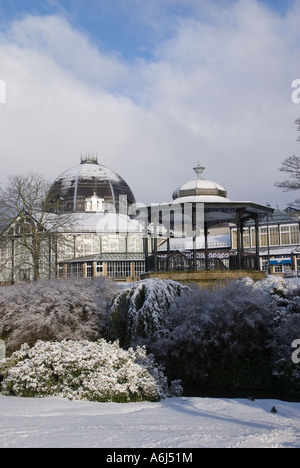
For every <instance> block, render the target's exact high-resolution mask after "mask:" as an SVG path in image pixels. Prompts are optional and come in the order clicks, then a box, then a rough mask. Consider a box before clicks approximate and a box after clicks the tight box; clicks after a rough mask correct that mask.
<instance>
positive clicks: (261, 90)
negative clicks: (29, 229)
mask: <svg viewBox="0 0 300 468" xmlns="http://www.w3.org/2000/svg"><path fill="white" fill-rule="evenodd" d="M299 24H300V6H299V2H297V1H296V2H293V1H292V0H282V1H276V0H275V1H270V0H211V1H208V0H147V1H146V0H65V1H57V0H42V1H40V0H29V1H28V0H0V79H2V80H5V83H6V87H7V103H6V104H5V105H3V104H2V105H0V132H1V144H2V149H1V152H2V154H3V159H4V160H5V165H4V168H3V170H2V174H1V176H0V183H1V182H3V181H4V180H5V178H6V177H7V176H8V175H9V174H11V173H14V172H15V170H16V168H18V170H19V171H25V170H36V171H37V172H43V173H46V175H48V177H49V178H50V179H53V178H55V177H56V176H57V175H59V174H60V173H61V172H63V171H64V170H65V169H67V168H68V167H70V166H72V165H76V164H77V163H78V161H79V158H80V153H81V152H82V151H85V150H88V149H91V150H93V151H95V152H97V153H98V154H99V156H100V157H99V159H100V160H101V162H102V163H103V164H104V165H106V166H109V167H111V168H112V169H114V170H115V171H117V172H119V173H120V175H122V176H123V177H124V178H125V179H126V180H127V182H128V183H129V184H130V185H131V188H132V190H133V191H134V193H135V195H136V198H137V199H138V200H139V201H145V202H147V203H150V202H152V201H153V202H165V201H170V198H171V194H172V192H173V191H174V190H175V189H176V188H177V186H178V185H181V184H182V183H184V182H186V181H187V180H189V179H191V178H192V177H193V176H194V174H193V170H192V168H193V167H194V166H195V165H196V163H197V162H198V161H200V162H201V163H202V164H203V165H204V166H206V171H205V173H204V175H205V176H206V177H207V178H208V179H211V180H215V181H217V182H219V183H220V184H221V185H223V186H225V187H226V188H227V191H228V196H229V198H231V199H235V200H252V201H257V202H259V203H266V202H268V203H271V205H273V206H277V205H279V207H282V208H284V207H285V205H286V204H288V203H289V201H292V200H293V199H294V198H295V196H294V194H283V193H282V192H281V191H280V190H279V189H277V188H275V187H274V182H276V181H277V180H280V178H281V177H282V174H281V173H280V172H279V171H278V168H279V167H280V164H281V161H282V160H283V159H284V158H285V157H287V156H289V155H291V154H295V153H297V151H298V152H299V150H298V148H299V143H297V141H296V140H297V136H298V135H297V132H296V126H295V125H294V121H295V119H296V118H298V117H299V114H300V107H299V106H300V104H299V106H298V107H297V105H295V104H293V103H292V102H291V93H292V89H291V83H292V81H293V80H294V79H297V78H300V31H299ZM145 178H146V181H145ZM154 181H155V184H154ZM154 185H155V186H154ZM154 193H155V195H154Z"/></svg>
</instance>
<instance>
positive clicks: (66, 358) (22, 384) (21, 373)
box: [0, 339, 178, 402]
mask: <svg viewBox="0 0 300 468" xmlns="http://www.w3.org/2000/svg"><path fill="white" fill-rule="evenodd" d="M0 381H2V392H3V393H4V394H5V395H14V396H18V397H47V396H62V397H68V398H70V399H79V400H91V401H100V402H104V401H113V402H129V401H143V400H149V401H158V400H160V399H161V398H165V397H166V396H169V388H168V383H167V378H166V377H165V375H164V374H163V372H162V370H161V369H160V368H159V367H158V366H157V364H156V363H155V361H154V359H153V357H152V356H147V355H146V350H145V349H144V348H137V349H136V351H134V350H133V349H132V348H131V349H129V350H128V351H125V350H123V349H121V348H120V347H119V344H118V343H117V342H115V343H113V344H111V343H107V342H106V341H105V340H103V339H101V340H99V341H97V342H95V343H91V342H89V341H85V340H82V341H66V340H64V341H62V342H42V341H39V342H37V343H36V344H35V346H33V347H32V348H30V347H29V346H28V345H27V344H24V345H23V346H22V347H21V349H20V350H19V351H16V352H14V353H13V354H12V356H11V357H10V358H8V359H6V360H4V361H2V362H0ZM172 389H174V383H173V384H172ZM176 389H177V391H178V385H177V386H176Z"/></svg>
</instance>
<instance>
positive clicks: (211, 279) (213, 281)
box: [141, 270, 266, 288]
mask: <svg viewBox="0 0 300 468" xmlns="http://www.w3.org/2000/svg"><path fill="white" fill-rule="evenodd" d="M246 277H249V278H252V279H253V280H254V281H260V280H262V279H264V278H265V277H266V273H265V272H264V271H252V270H231V271H230V270H228V271H223V270H203V271H164V272H150V273H144V274H143V275H141V279H146V278H158V279H164V280H165V279H172V280H174V281H178V282H179V283H182V284H189V283H196V284H199V285H200V286H203V287H205V288H206V287H209V288H211V287H216V286H219V285H222V284H225V283H227V282H229V281H234V280H239V279H242V278H246Z"/></svg>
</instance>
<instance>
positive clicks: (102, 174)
mask: <svg viewBox="0 0 300 468" xmlns="http://www.w3.org/2000/svg"><path fill="white" fill-rule="evenodd" d="M48 199H49V200H50V211H59V212H79V213H80V212H93V211H98V212H101V211H103V212H104V211H107V212H117V213H118V212H119V211H120V208H121V207H120V201H121V203H125V204H126V203H127V204H128V206H129V205H131V204H132V203H135V198H134V195H133V193H132V191H131V189H130V187H129V186H128V185H127V183H126V182H125V180H124V179H122V177H120V176H119V175H118V174H117V173H116V172H114V171H112V170H111V169H108V168H107V167H105V166H102V165H101V164H99V163H98V159H97V158H94V157H90V156H87V157H84V158H81V163H80V164H78V165H77V166H74V167H72V168H70V169H68V170H66V171H65V172H63V173H62V174H61V175H60V176H59V177H58V178H57V179H56V180H55V182H54V183H53V185H52V187H51V188H50V192H49V198H48Z"/></svg>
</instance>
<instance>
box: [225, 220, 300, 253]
mask: <svg viewBox="0 0 300 468" xmlns="http://www.w3.org/2000/svg"><path fill="white" fill-rule="evenodd" d="M268 233H269V243H268ZM243 243H244V247H245V248H251V247H255V246H256V235H255V228H254V227H251V228H244V230H243ZM297 244H299V225H298V224H287V225H281V226H269V227H266V226H264V227H260V228H259V245H260V247H267V246H268V245H269V246H271V247H274V246H279V245H297ZM232 248H233V249H236V248H237V229H232Z"/></svg>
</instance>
